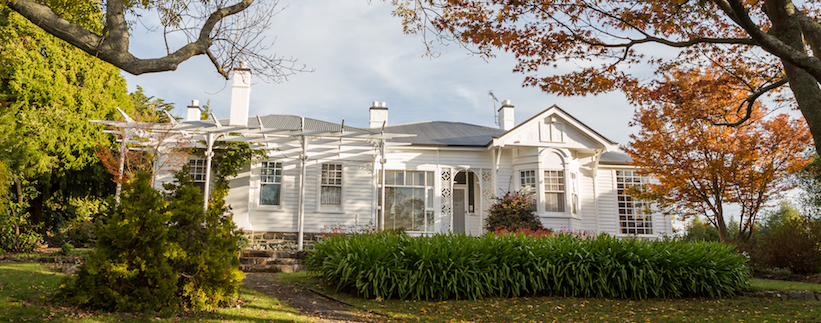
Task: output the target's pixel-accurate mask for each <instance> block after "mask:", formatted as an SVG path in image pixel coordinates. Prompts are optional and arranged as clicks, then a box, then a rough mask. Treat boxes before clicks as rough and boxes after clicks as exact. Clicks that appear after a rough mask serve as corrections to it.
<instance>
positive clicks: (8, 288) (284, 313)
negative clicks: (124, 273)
mask: <svg viewBox="0 0 821 323" xmlns="http://www.w3.org/2000/svg"><path fill="white" fill-rule="evenodd" d="M63 277H64V275H63V274H58V273H54V272H50V271H49V270H48V269H47V267H46V266H45V265H43V264H39V263H0V309H3V310H0V322H80V323H91V322H126V323H129V322H147V321H150V322H235V323H241V322H247V323H262V322H312V321H313V318H311V317H308V316H304V315H301V314H299V312H298V311H297V310H295V309H293V308H291V307H289V306H288V305H286V304H284V303H281V302H280V301H278V300H277V299H275V298H273V297H269V296H266V295H263V294H260V293H258V292H256V291H253V290H251V289H248V288H243V289H241V291H240V297H241V298H242V300H243V301H244V303H243V305H242V306H241V307H240V308H226V309H222V310H219V311H216V312H185V313H180V314H177V315H174V316H171V317H154V315H148V314H141V313H136V314H133V313H99V312H92V311H82V310H78V309H76V308H67V307H62V306H58V305H54V304H52V303H51V302H50V301H49V296H50V295H51V294H52V293H53V292H54V291H55V290H56V289H57V286H59V284H60V281H61V280H62V279H63Z"/></svg>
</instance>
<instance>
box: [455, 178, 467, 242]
mask: <svg viewBox="0 0 821 323" xmlns="http://www.w3.org/2000/svg"><path fill="white" fill-rule="evenodd" d="M466 202H467V199H465V189H464V188H456V187H454V188H453V232H454V233H465V214H466V213H467V212H466V211H467V207H466V205H467V203H466Z"/></svg>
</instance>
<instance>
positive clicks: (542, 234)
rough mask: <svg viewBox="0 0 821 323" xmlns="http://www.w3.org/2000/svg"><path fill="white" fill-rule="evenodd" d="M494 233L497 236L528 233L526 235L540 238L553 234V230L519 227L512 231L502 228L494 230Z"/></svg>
mask: <svg viewBox="0 0 821 323" xmlns="http://www.w3.org/2000/svg"><path fill="white" fill-rule="evenodd" d="M493 234H495V235H496V236H497V237H501V236H503V235H508V234H523V235H526V236H533V237H536V238H540V237H549V236H552V235H553V230H550V229H536V230H532V229H527V228H524V229H518V230H513V231H511V230H507V229H501V230H496V231H494V232H493Z"/></svg>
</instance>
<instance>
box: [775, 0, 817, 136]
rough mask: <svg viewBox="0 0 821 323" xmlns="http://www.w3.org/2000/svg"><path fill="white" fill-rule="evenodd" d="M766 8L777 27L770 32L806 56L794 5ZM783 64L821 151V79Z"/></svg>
mask: <svg viewBox="0 0 821 323" xmlns="http://www.w3.org/2000/svg"><path fill="white" fill-rule="evenodd" d="M764 5H765V8H766V10H765V12H766V13H767V16H768V17H769V18H770V21H772V24H773V26H772V28H771V29H770V31H769V33H770V34H772V35H773V36H775V37H776V38H778V39H779V40H780V41H782V42H784V43H785V44H787V45H789V46H790V47H792V48H794V49H796V50H799V51H801V52H804V53H806V49H805V47H804V35H803V33H802V31H801V26H800V25H799V22H798V19H796V18H795V15H796V12H795V8H794V5H793V4H792V2H790V1H784V0H767V1H766V2H765V4H764ZM812 38H813V39H815V38H817V37H812ZM816 54H817V53H816ZM782 64H783V65H784V72H785V73H786V75H787V79H788V80H789V84H790V89H791V90H792V92H793V96H794V97H795V100H796V102H797V103H798V108H799V109H800V110H801V114H803V115H804V120H806V121H807V125H808V126H809V128H810V133H811V134H812V138H813V141H814V142H815V150H816V151H821V89H819V87H818V80H816V79H815V78H814V77H813V76H812V75H810V74H809V73H808V72H807V71H805V70H803V69H800V68H798V67H796V66H794V65H792V64H790V63H788V62H786V61H784V60H782Z"/></svg>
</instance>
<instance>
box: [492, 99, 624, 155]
mask: <svg viewBox="0 0 821 323" xmlns="http://www.w3.org/2000/svg"><path fill="white" fill-rule="evenodd" d="M552 115H558V116H559V117H561V118H562V119H564V120H566V121H568V122H569V123H570V124H571V125H572V126H573V127H575V128H576V129H578V130H579V131H581V132H583V133H584V134H585V135H587V136H588V137H590V138H592V139H593V140H594V141H596V142H598V143H599V144H601V145H602V146H604V147H605V148H608V149H610V148H614V149H617V147H616V145H618V143H617V142H615V141H612V140H610V139H608V138H607V137H605V136H602V135H601V134H600V133H598V132H597V131H595V130H593V129H592V128H590V127H588V126H587V125H586V124H584V123H583V122H581V121H579V119H576V117H574V116H572V115H570V114H569V113H567V112H566V111H564V110H562V109H561V108H559V107H558V106H556V105H553V106H551V107H549V108H547V109H545V110H544V111H542V112H540V113H538V114H536V115H534V116H533V117H531V118H530V119H527V120H526V121H525V122H522V123H520V124H519V125H517V126H515V127H513V129H510V130H508V131H507V132H505V133H504V134H502V135H500V136H497V137H494V143H496V142H499V143H504V142H505V139H506V138H510V137H513V136H516V135H518V134H519V133H521V132H522V131H524V128H527V127H532V126H533V125H534V123H537V122H539V120H541V119H544V118H547V117H549V116H552Z"/></svg>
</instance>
